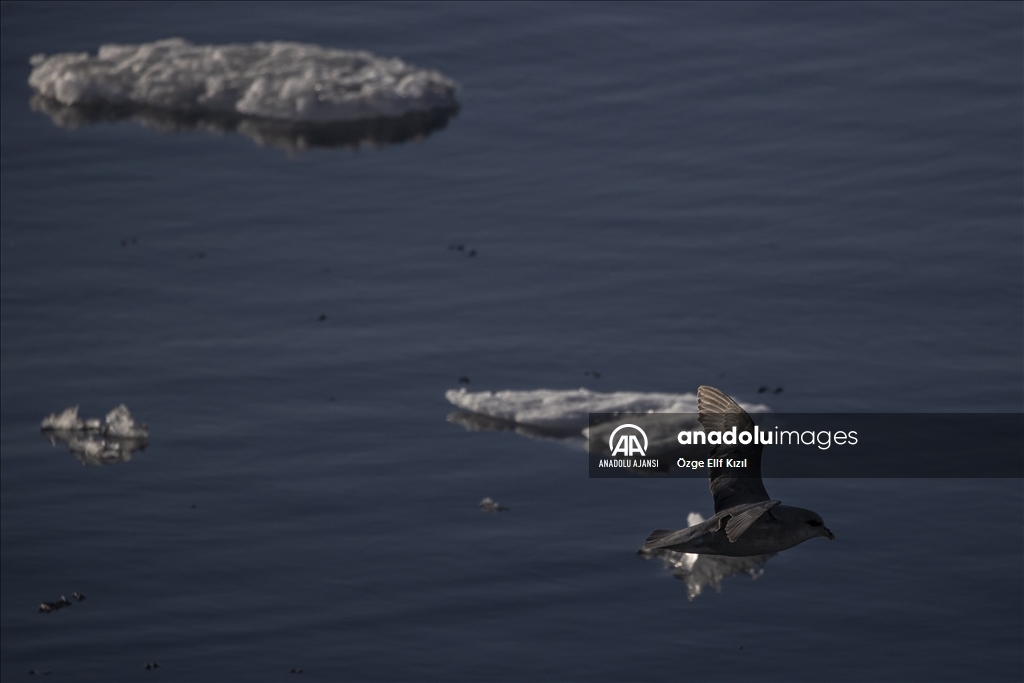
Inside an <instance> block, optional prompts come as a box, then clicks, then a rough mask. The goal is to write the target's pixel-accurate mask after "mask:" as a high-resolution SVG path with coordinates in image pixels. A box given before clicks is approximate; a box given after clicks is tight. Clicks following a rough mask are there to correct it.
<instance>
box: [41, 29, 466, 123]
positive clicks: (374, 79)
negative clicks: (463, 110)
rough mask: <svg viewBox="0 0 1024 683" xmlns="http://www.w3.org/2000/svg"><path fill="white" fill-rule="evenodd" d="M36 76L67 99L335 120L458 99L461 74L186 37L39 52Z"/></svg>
mask: <svg viewBox="0 0 1024 683" xmlns="http://www.w3.org/2000/svg"><path fill="white" fill-rule="evenodd" d="M31 63H32V66H33V69H32V74H31V75H30V76H29V81H28V82H29V85H31V86H32V88H33V89H34V90H35V91H36V92H37V93H39V94H40V95H42V96H44V97H47V98H51V99H52V100H55V101H57V102H60V103H61V104H63V105H67V106H72V105H86V106H88V105H109V106H132V107H145V108H153V109H160V110H165V111H169V112H181V113H192V114H221V115H231V116H243V117H251V118H258V119H271V120H276V121H288V122H305V123H330V122H343V121H354V120H360V119H370V118H377V117H399V116H402V115H405V114H408V113H411V112H421V111H427V110H431V109H446V108H452V107H455V106H457V103H456V99H455V93H456V91H457V89H458V84H456V83H455V81H453V80H451V79H449V78H447V77H445V76H444V75H442V74H441V73H439V72H437V71H433V70H429V69H421V68H418V67H415V66H412V65H410V64H407V63H406V62H404V61H402V60H401V59H398V58H390V59H387V58H381V57H377V56H374V55H372V54H370V53H369V52H363V51H349V50H336V49H332V48H327V47H322V46H319V45H309V44H303V43H289V42H269V43H264V42H259V43H245V44H242V43H238V44H230V45H193V44H191V43H189V42H188V41H185V40H182V39H180V38H170V39H166V40H158V41H156V42H152V43H143V44H139V45H103V46H102V47H100V49H99V52H98V54H96V55H90V54H89V53H86V52H64V53H60V54H54V55H49V56H47V55H35V56H33V57H32V60H31Z"/></svg>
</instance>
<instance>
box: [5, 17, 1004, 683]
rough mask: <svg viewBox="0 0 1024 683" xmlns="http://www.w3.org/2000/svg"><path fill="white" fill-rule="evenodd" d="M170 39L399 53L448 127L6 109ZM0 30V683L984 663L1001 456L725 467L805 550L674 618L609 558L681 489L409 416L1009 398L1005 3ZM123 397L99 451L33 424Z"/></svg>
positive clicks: (658, 577)
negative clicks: (770, 501) (524, 395)
mask: <svg viewBox="0 0 1024 683" xmlns="http://www.w3.org/2000/svg"><path fill="white" fill-rule="evenodd" d="M171 36H180V37H183V38H187V39H189V40H191V41H193V42H195V43H226V42H235V41H238V42H248V41H255V40H296V41H303V42H311V43H319V44H322V45H326V46H330V47H337V48H346V49H350V48H359V49H366V50H370V51H371V52H374V53H376V54H379V55H383V56H401V57H402V58H403V59H405V60H407V61H409V62H411V63H413V64H416V65H419V66H425V67H429V68H434V69H438V70H439V71H441V72H442V73H444V74H446V75H447V76H449V77H451V78H454V79H455V80H457V81H458V82H459V83H460V84H461V86H462V90H461V91H460V94H459V100H460V103H461V109H460V111H459V112H458V115H457V116H456V117H455V118H454V119H452V120H451V121H449V122H448V125H447V126H446V127H445V128H443V129H441V130H437V131H434V132H432V133H431V134H429V135H427V136H426V137H425V138H424V139H422V140H420V141H418V142H407V143H403V144H392V145H388V144H381V145H378V146H362V147H360V148H359V149H358V150H352V149H347V148H335V149H314V150H308V151H302V152H293V153H289V152H286V151H283V150H281V149H276V148H266V147H261V146H259V145H257V144H255V143H254V142H253V141H252V140H251V139H249V138H248V137H246V136H244V135H240V134H230V133H229V134H223V135H220V134H212V133H207V132H203V131H194V132H183V133H167V132H161V131H159V130H153V129H152V128H147V127H145V126H142V125H139V124H138V123H135V122H119V123H98V124H95V125H82V126H80V127H78V128H76V129H68V128H63V127H59V126H57V125H55V124H54V122H53V121H51V119H50V118H49V117H48V116H47V115H45V114H44V113H40V112H34V111H32V109H31V108H30V106H29V100H30V98H31V95H32V93H31V90H30V88H29V87H28V85H27V78H28V75H29V72H30V66H29V58H30V57H31V55H33V54H35V53H40V52H42V53H55V52H64V51H90V52H94V51H95V50H96V49H97V48H98V47H99V46H100V45H101V44H105V43H130V42H145V41H151V40H156V39H160V38H166V37H171ZM0 49H2V101H0V107H2V122H3V125H2V131H0V141H2V157H0V170H2V176H0V181H2V193H0V201H2V204H0V211H2V213H0V218H2V221H0V284H2V308H0V324H2V337H0V350H2V364H0V379H2V382H0V395H2V411H0V427H2V439H0V446H2V451H0V464H2V469H0V472H2V478H0V491H2V497H0V509H2V522H0V523H2V544H0V567H2V604H0V629H2V630H0V650H2V653H0V654H2V656H0V672H2V677H3V679H4V680H5V681H8V680H11V681H14V680H22V679H24V678H26V676H27V672H28V671H29V670H51V671H52V674H51V676H50V678H49V679H47V680H142V679H145V680H149V679H152V680H279V679H285V678H290V675H289V673H288V672H289V670H290V669H292V668H293V667H301V668H302V669H303V670H304V672H305V673H304V674H303V675H304V680H305V679H311V680H607V681H618V680H714V681H748V680H749V681H754V680H780V681H782V680H879V681H902V680H913V681H918V680H920V681H934V680H953V681H959V680H1020V679H1021V677H1022V675H1024V654H1022V653H1024V530H1022V524H1021V522H1022V517H1024V492H1022V486H1021V480H1019V479H1003V480H992V479H959V480H951V479H943V480H911V479H906V480H887V479H845V480H844V479H821V480H808V479H799V480H798V479H792V480H776V481H769V482H768V489H769V492H770V493H772V495H773V496H774V497H776V498H781V499H782V500H783V501H786V502H788V503H792V504H796V505H801V506H804V507H808V508H811V509H814V510H816V511H818V512H820V513H821V514H822V516H823V517H824V518H825V520H826V521H827V522H828V525H829V527H830V528H831V529H832V530H833V531H834V532H835V533H836V536H837V540H836V542H834V543H825V542H823V541H815V542H809V543H806V544H804V545H801V546H799V547H797V548H795V549H793V550H790V551H787V552H785V553H783V554H781V555H779V556H777V557H775V558H773V559H772V560H771V561H770V562H769V563H768V564H767V565H766V567H765V569H764V574H763V576H761V577H760V578H758V579H757V580H756V581H752V580H750V579H749V578H747V577H745V576H737V577H734V578H731V579H729V580H727V581H726V582H725V583H723V584H722V589H721V592H716V591H714V590H713V589H709V590H706V591H705V593H704V594H703V595H700V596H699V597H697V598H696V599H694V600H692V601H690V600H688V599H687V592H686V586H685V585H684V584H683V582H680V581H675V580H673V579H672V576H671V573H670V572H668V571H667V570H666V569H665V568H663V567H662V566H661V564H660V563H658V562H645V561H643V560H642V559H640V558H638V557H637V556H636V554H635V550H636V548H637V546H638V545H639V544H640V543H641V542H642V541H643V539H644V537H645V536H646V535H647V533H648V532H649V531H650V530H651V529H653V528H656V527H666V528H667V527H673V526H675V527H677V526H683V525H684V524H685V519H686V515H687V513H688V512H690V511H700V512H702V513H704V514H709V513H710V512H711V510H710V508H711V500H710V496H709V495H708V493H707V485H706V483H704V482H699V481H690V480H671V481H665V480H660V481H653V480H591V479H589V478H588V477H587V460H586V456H585V454H583V453H582V452H578V451H574V450H572V449H568V448H566V447H564V445H562V444H560V443H557V442H552V441H537V440H529V439H525V438H521V437H518V436H515V435H513V434H511V433H501V432H472V433H471V432H467V431H465V430H464V429H462V428H461V427H459V426H457V425H455V424H451V423H449V422H447V421H446V415H447V414H448V413H449V412H450V411H451V409H452V408H451V406H450V405H449V404H448V402H447V401H446V400H445V398H444V392H445V391H446V390H447V389H451V388H453V387H456V386H458V380H459V378H460V377H463V376H464V377H467V378H469V379H470V384H469V388H470V389H472V390H483V389H492V390H498V389H538V388H555V389H559V388H561V389H571V388H576V387H580V386H586V387H588V388H590V389H594V390H601V391H612V390H629V391H662V392H691V391H694V390H695V388H696V387H697V386H698V385H699V384H714V385H716V386H719V387H721V388H722V389H723V390H725V391H727V392H729V393H731V394H733V395H734V396H736V397H737V398H740V399H743V400H764V401H765V402H766V403H768V404H769V405H770V406H771V407H772V408H773V409H774V410H777V411H790V412H801V411H803V412H843V411H848V412H1020V411H1021V410H1024V395H1022V394H1024V230H1022V217H1024V201H1022V196H1024V195H1022V186H1024V163H1022V149H1024V104H1022V103H1024V60H1022V54H1024V23H1022V10H1021V7H1020V5H1019V4H1016V3H1006V4H979V3H972V4H970V5H967V4H942V5H916V4H881V5H877V4H854V5H847V4H832V3H830V4H813V5H772V4H768V5H760V4H759V5H748V4H738V3H726V4H685V5H667V4H655V5H639V6H636V5H618V4H600V5H582V6H581V5H576V4H573V5H560V4H544V5H499V4H452V5H449V4H444V5H431V4H410V5H406V4H397V5H384V4H380V5H378V4H370V5H350V4H345V5H301V4H298V5H297V4H288V5H242V4H229V5H207V4H200V5H184V4H173V5H170V4H169V5H137V4H133V5H91V4H90V5H52V4H46V5H42V6H36V5H25V4H7V3H5V4H3V6H2V48H0ZM122 242H124V243H125V245H124V246H122ZM455 243H458V244H464V245H466V248H467V249H469V248H472V249H475V250H476V251H477V254H476V256H474V257H468V256H466V253H467V252H465V251H464V252H457V251H451V250H449V248H448V247H449V245H450V244H455ZM200 254H201V256H200ZM320 316H326V319H324V320H320V319H319V318H320ZM594 369H597V370H599V371H600V373H601V376H600V378H595V377H594V376H593V375H592V374H591V375H585V374H584V373H585V372H586V371H588V370H594ZM761 385H770V386H771V387H773V388H774V387H776V386H781V387H784V391H783V392H782V393H780V394H777V395H776V394H771V395H770V396H769V397H767V398H765V397H761V396H758V395H757V393H756V392H757V389H758V387H759V386H761ZM121 402H124V403H126V404H127V405H128V406H129V407H130V408H131V410H132V412H133V414H135V415H136V417H137V418H138V419H139V420H141V421H143V422H146V423H147V424H148V425H149V429H150V433H151V439H150V443H149V446H148V448H147V449H146V450H145V451H142V452H139V453H136V454H135V455H134V457H133V458H132V459H131V461H130V462H127V463H120V464H117V465H113V466H107V467H83V466H82V465H81V464H80V463H79V462H78V461H77V460H76V459H75V458H74V457H73V456H72V455H71V454H70V453H69V452H68V451H67V450H66V449H65V448H62V447H60V446H58V447H52V446H51V445H50V444H49V443H48V442H47V441H46V440H45V439H43V438H42V437H41V435H40V433H39V422H40V420H41V419H42V418H43V417H44V416H46V415H47V414H49V413H51V412H54V411H59V410H62V409H63V408H65V407H67V406H70V405H80V406H81V412H82V414H83V415H84V416H102V415H103V414H105V413H106V411H108V410H110V409H111V408H112V407H114V406H115V405H117V404H119V403H121ZM769 457H770V453H767V452H766V458H769ZM965 457H976V458H978V457H984V439H983V438H979V448H978V451H977V452H975V453H965ZM484 496H493V497H494V498H496V499H497V500H499V501H501V502H502V503H505V504H507V505H509V506H510V507H511V510H509V511H508V512H505V513H502V514H500V515H484V514H482V513H481V512H480V511H479V509H478V507H477V504H478V502H479V500H480V499H481V498H482V497H484ZM72 591H80V592H82V593H84V594H85V595H86V596H87V599H86V600H85V601H84V602H81V603H76V604H75V605H73V606H72V607H70V608H68V609H64V610H61V611H60V612H57V613H53V614H46V615H44V614H38V613H37V611H36V610H37V608H38V604H39V603H40V602H41V601H43V600H55V599H57V598H58V597H59V596H60V595H61V594H62V593H63V594H67V595H69V596H70V594H71V592H72ZM148 662H158V663H159V665H160V668H159V669H158V670H155V671H146V670H145V669H144V667H145V665H146V663H148Z"/></svg>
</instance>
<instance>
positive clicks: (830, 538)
mask: <svg viewBox="0 0 1024 683" xmlns="http://www.w3.org/2000/svg"><path fill="white" fill-rule="evenodd" d="M825 531H828V527H825ZM828 540H830V541H834V540H836V535H835V534H834V533H832V532H831V531H828Z"/></svg>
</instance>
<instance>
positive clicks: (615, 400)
mask: <svg viewBox="0 0 1024 683" xmlns="http://www.w3.org/2000/svg"><path fill="white" fill-rule="evenodd" d="M445 398H447V399H448V401H449V402H450V403H451V404H452V405H455V406H457V407H459V408H461V409H463V410H467V411H470V412H472V413H477V414H479V415H485V416H487V417H490V418H494V419H497V420H504V421H506V422H512V423H515V424H519V425H528V426H531V427H537V428H541V429H551V430H565V431H569V430H571V431H577V432H582V431H583V430H584V429H586V428H587V426H588V423H589V416H590V414H591V413H691V414H694V415H696V413H697V395H696V394H692V393H687V394H660V393H643V392H635V391H616V392H612V393H601V392H597V391H590V390H589V389H570V390H561V389H534V390H528V391H511V390H510V391H466V390H465V389H464V388H463V389H450V390H449V391H447V392H445ZM740 405H742V406H743V408H744V409H745V410H746V411H747V412H750V413H757V412H767V411H768V406H765V405H761V404H746V403H743V404H740Z"/></svg>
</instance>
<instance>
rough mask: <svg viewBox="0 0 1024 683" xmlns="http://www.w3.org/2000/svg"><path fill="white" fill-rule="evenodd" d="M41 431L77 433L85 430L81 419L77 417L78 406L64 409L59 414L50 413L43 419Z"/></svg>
mask: <svg viewBox="0 0 1024 683" xmlns="http://www.w3.org/2000/svg"><path fill="white" fill-rule="evenodd" d="M40 426H41V427H42V429H61V430H66V431H78V430H81V429H84V428H85V423H84V422H82V418H80V417H78V406H71V407H70V408H65V409H64V410H62V411H61V412H59V413H50V414H49V415H48V416H46V417H44V418H43V423H42V425H40Z"/></svg>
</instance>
